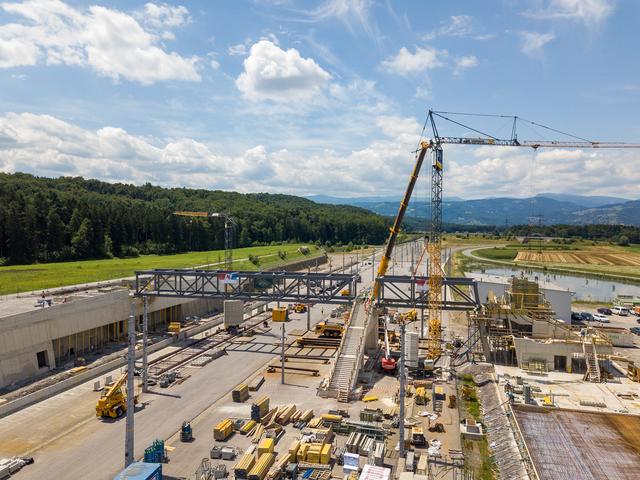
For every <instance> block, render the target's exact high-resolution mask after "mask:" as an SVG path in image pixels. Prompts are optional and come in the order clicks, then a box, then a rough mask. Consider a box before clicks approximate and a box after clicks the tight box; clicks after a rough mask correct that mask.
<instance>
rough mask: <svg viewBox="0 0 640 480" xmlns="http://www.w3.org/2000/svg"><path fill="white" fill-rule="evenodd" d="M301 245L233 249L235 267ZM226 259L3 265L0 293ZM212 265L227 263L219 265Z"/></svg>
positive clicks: (199, 255)
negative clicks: (252, 259) (253, 258)
mask: <svg viewBox="0 0 640 480" xmlns="http://www.w3.org/2000/svg"><path fill="white" fill-rule="evenodd" d="M302 245H303V244H286V245H276V246H264V247H248V248H238V249H234V251H233V258H234V259H236V260H234V262H233V268H234V269H237V270H257V269H258V268H271V267H275V266H277V265H281V264H284V263H287V262H291V261H293V260H296V259H299V258H302V257H304V256H305V255H303V254H302V253H300V252H299V251H298V248H299V247H301V246H302ZM309 250H310V252H311V253H309V254H308V255H307V256H309V257H312V256H315V255H316V254H318V253H319V252H318V251H317V250H316V248H315V247H313V246H309ZM278 252H283V253H284V254H285V258H284V259H282V258H280V256H279V255H278ZM249 255H253V256H257V257H258V259H259V263H258V265H255V264H254V263H252V262H250V261H249V260H248V257H249ZM223 260H224V250H211V251H208V252H189V253H179V254H176V255H141V256H140V257H135V258H109V259H104V260H81V261H76V262H60V263H40V264H33V265H11V266H5V267H0V295H6V294H10V293H19V292H27V291H32V290H42V289H47V288H56V287H63V286H67V285H76V284H82V283H90V282H99V281H103V280H113V279H117V278H124V277H130V276H132V275H133V274H134V272H135V271H136V270H147V269H153V268H187V267H195V266H201V265H208V264H215V263H217V262H221V261H223ZM211 268H224V267H223V266H222V265H219V266H218V265H216V266H213V267H211Z"/></svg>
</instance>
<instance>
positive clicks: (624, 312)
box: [611, 305, 629, 317]
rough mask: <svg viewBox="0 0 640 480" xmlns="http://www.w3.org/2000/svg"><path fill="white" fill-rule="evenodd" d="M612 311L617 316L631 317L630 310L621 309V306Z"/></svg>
mask: <svg viewBox="0 0 640 480" xmlns="http://www.w3.org/2000/svg"><path fill="white" fill-rule="evenodd" d="M611 311H612V312H613V313H614V314H616V315H620V316H622V317H626V316H628V315H629V309H628V308H627V307H621V306H619V305H616V306H615V307H613V308H612V309H611Z"/></svg>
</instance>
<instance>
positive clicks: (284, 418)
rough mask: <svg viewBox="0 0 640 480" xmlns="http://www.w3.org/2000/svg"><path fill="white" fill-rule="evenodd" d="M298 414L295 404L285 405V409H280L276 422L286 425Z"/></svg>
mask: <svg viewBox="0 0 640 480" xmlns="http://www.w3.org/2000/svg"><path fill="white" fill-rule="evenodd" d="M295 412H296V406H295V405H294V404H291V405H285V406H283V407H280V408H278V412H277V413H276V416H275V419H274V420H275V421H276V422H277V423H279V424H280V425H286V424H287V423H289V420H290V419H291V416H292V415H293V414H294V413H295Z"/></svg>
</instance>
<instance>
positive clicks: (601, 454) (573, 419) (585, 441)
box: [513, 405, 640, 480]
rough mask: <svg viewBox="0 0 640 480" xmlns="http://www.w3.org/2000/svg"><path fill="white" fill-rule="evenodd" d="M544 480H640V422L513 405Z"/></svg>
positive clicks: (609, 415)
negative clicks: (604, 479) (603, 479)
mask: <svg viewBox="0 0 640 480" xmlns="http://www.w3.org/2000/svg"><path fill="white" fill-rule="evenodd" d="M513 412H514V415H515V418H516V421H517V423H518V426H519V427H520V430H521V432H522V435H523V437H524V441H525V443H526V445H527V448H528V450H529V453H530V455H531V460H532V461H533V463H534V466H535V469H536V471H537V472H538V475H539V476H540V479H541V480H575V479H577V478H584V479H599V478H610V479H613V478H615V479H618V480H627V479H628V480H633V479H637V478H640V416H638V415H623V414H619V413H599V412H586V411H584V412H583V411H578V410H565V409H559V408H552V409H549V408H544V407H532V406H528V405H513Z"/></svg>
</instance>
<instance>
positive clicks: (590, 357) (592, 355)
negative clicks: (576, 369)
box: [582, 337, 602, 383]
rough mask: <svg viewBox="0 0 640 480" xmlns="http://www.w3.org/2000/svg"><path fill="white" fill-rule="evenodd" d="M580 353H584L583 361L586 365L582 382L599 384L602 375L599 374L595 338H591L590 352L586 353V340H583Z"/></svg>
mask: <svg viewBox="0 0 640 480" xmlns="http://www.w3.org/2000/svg"><path fill="white" fill-rule="evenodd" d="M582 353H584V359H585V362H586V364H587V372H586V373H585V374H584V380H585V381H587V380H589V381H590V382H593V383H600V382H601V381H602V375H601V372H600V365H599V364H598V352H597V351H596V341H595V338H593V337H591V352H588V351H587V347H586V338H585V339H584V340H583V342H582Z"/></svg>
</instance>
